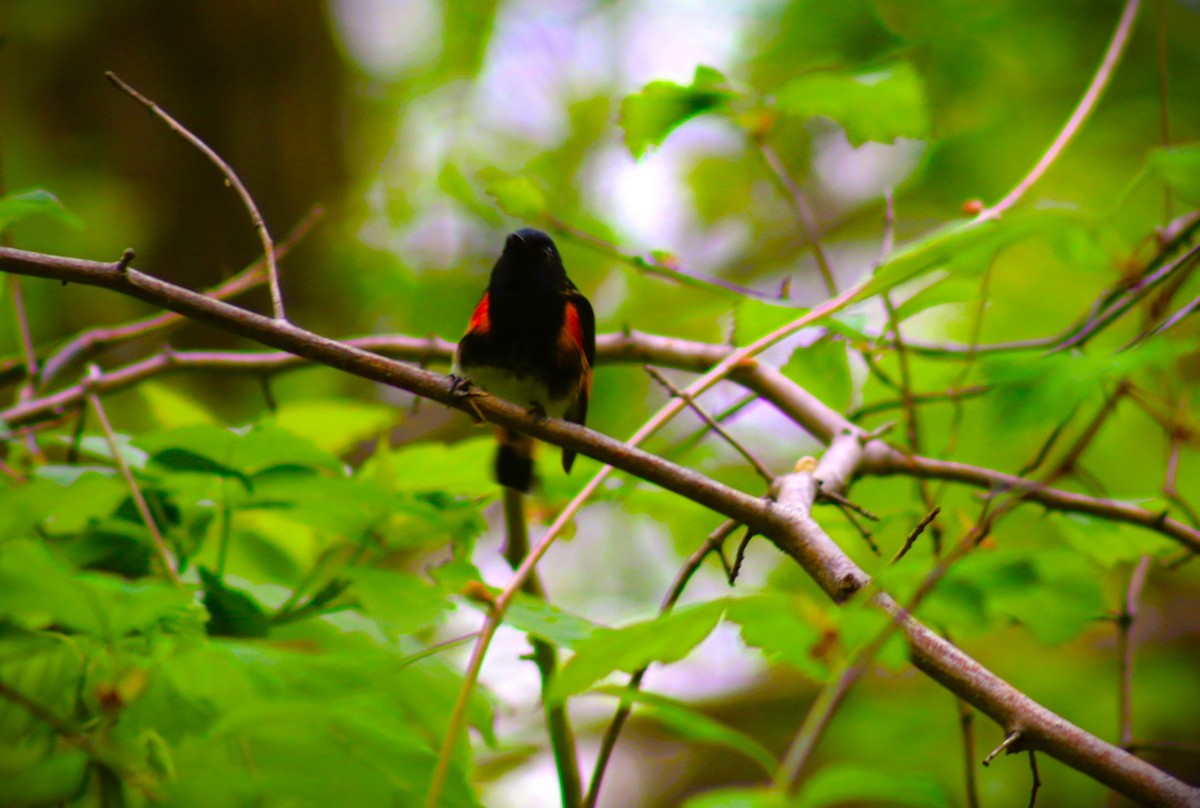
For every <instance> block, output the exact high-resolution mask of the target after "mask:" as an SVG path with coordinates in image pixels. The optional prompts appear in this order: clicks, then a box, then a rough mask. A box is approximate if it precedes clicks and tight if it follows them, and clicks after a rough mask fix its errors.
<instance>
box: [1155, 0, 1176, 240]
mask: <svg viewBox="0 0 1200 808" xmlns="http://www.w3.org/2000/svg"><path fill="white" fill-rule="evenodd" d="M1155 5H1156V6H1157V7H1158V8H1157V11H1158V20H1157V22H1158V26H1157V28H1158V31H1157V34H1158V36H1157V40H1158V41H1157V43H1156V44H1157V46H1158V126H1159V130H1160V134H1161V137H1162V146H1163V148H1164V149H1166V148H1170V146H1171V92H1170V86H1169V81H1170V76H1171V62H1170V59H1169V54H1170V49H1169V48H1168V46H1167V0H1158V2H1157V3H1155ZM1172 207H1173V206H1172V204H1171V188H1170V186H1167V187H1165V188H1163V219H1164V221H1168V222H1169V221H1171V218H1172Z"/></svg>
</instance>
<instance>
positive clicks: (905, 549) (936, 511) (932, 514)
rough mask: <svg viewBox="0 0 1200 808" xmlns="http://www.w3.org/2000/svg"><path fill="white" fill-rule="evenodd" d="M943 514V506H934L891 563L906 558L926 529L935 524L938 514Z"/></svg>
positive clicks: (909, 535) (914, 529)
mask: <svg viewBox="0 0 1200 808" xmlns="http://www.w3.org/2000/svg"><path fill="white" fill-rule="evenodd" d="M941 512H942V506H941V505H934V506H933V509H932V510H931V511H929V513H927V514H925V516H924V517H923V518H922V519H921V521H920V522H918V523H917V526H916V527H914V528H913V529H912V531H911V532H910V533H909V534H908V537H907V538H906V539H905V540H904V544H903V546H901V548H900V549H899V550H898V551H897V552H896V555H894V556H893V557H892V560H891V562H890V563H892V564H895V563H896V562H897V561H899V560H900V559H902V558H904V556H906V555H907V554H908V551H909V550H911V549H912V546H913V545H914V544H916V541H917V539H919V538H921V534H922V533H924V532H925V528H927V527H929V525H930V523H931V522H933V520H934V519H937V516H938V514H939V513H941Z"/></svg>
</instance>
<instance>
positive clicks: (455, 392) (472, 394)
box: [450, 374, 487, 421]
mask: <svg viewBox="0 0 1200 808" xmlns="http://www.w3.org/2000/svg"><path fill="white" fill-rule="evenodd" d="M450 379H451V381H450V394H451V395H452V396H454V397H455V398H465V399H466V400H467V404H468V405H469V406H470V407H471V410H472V411H473V412H474V413H475V418H476V420H478V421H486V420H487V419H486V418H484V417H483V413H482V412H480V411H479V407H478V405H476V404H475V399H477V398H480V397H481V396H486V395H487V391H486V390H483V389H480V388H478V387H476V386H474V385H473V384H472V383H471V380H470V379H468V378H467V377H465V376H455V375H454V374H451V375H450Z"/></svg>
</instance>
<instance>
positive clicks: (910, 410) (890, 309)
mask: <svg viewBox="0 0 1200 808" xmlns="http://www.w3.org/2000/svg"><path fill="white" fill-rule="evenodd" d="M884 202H885V204H884V211H885V215H884V233H885V236H884V239H883V250H884V252H883V254H882V255H881V256H880V261H881V262H882V261H884V260H886V258H887V255H888V253H889V252H890V251H891V248H892V236H891V233H892V232H893V230H894V229H895V221H896V209H895V200H894V198H893V196H892V190H891V189H890V188H889V189H888V190H887V193H886V194H885V197H884ZM883 306H884V310H885V311H886V312H887V317H888V322H887V326H886V327H885V328H884V333H886V332H887V331H888V330H890V331H891V332H892V346H893V347H894V348H895V350H896V362H897V363H898V364H899V366H900V402H901V405H902V407H903V409H904V423H905V437H906V438H907V441H908V451H909V453H910V454H920V453H921V420H920V416H919V415H918V414H917V407H916V404H915V403H914V401H913V381H912V368H911V367H910V366H909V362H908V350H907V349H906V348H905V345H904V338H903V336H902V335H901V333H900V320H899V318H898V317H897V315H896V307H895V306H894V305H892V299H891V297H890V296H889V295H888V294H886V293H885V294H884V295H883ZM915 485H916V489H917V494H918V495H919V496H920V498H921V504H922V505H923V506H924V508H925V510H926V511H927V512H929V511H932V510H933V509H934V508H935V507H936V504H937V503H935V502H934V498H933V492H932V491H931V490H930V487H929V481H928V480H922V479H917V480H916V481H915ZM930 521H932V520H930ZM926 524H929V523H928V522H927V523H926ZM921 529H922V530H924V528H923V527H922V528H921ZM930 535H931V536H932V537H933V554H934V555H935V556H937V555H939V554H940V553H941V552H942V529H941V526H940V525H937V524H935V525H933V529H932V530H931V531H930ZM908 546H911V545H908ZM906 552H908V547H907V546H906V547H905V548H904V550H903V551H902V553H901V554H902V555H903V553H906Z"/></svg>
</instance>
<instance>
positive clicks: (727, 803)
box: [684, 788, 796, 808]
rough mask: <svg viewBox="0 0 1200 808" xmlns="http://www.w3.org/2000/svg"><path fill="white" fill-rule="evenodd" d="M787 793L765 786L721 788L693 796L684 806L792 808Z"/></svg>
mask: <svg viewBox="0 0 1200 808" xmlns="http://www.w3.org/2000/svg"><path fill="white" fill-rule="evenodd" d="M795 805H796V803H795V802H794V801H793V800H791V799H789V798H788V796H787V795H785V794H780V793H779V792H777V791H774V790H772V789H765V788H723V789H721V790H720V791H710V792H709V793H707V794H701V795H700V796H698V797H693V798H692V799H690V800H688V801H687V802H685V803H684V808H794V806H795Z"/></svg>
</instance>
